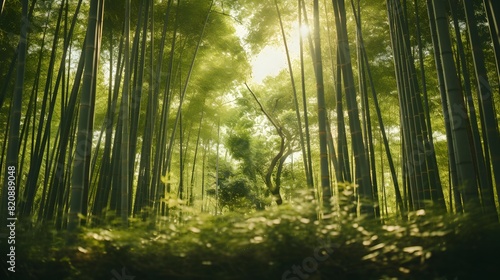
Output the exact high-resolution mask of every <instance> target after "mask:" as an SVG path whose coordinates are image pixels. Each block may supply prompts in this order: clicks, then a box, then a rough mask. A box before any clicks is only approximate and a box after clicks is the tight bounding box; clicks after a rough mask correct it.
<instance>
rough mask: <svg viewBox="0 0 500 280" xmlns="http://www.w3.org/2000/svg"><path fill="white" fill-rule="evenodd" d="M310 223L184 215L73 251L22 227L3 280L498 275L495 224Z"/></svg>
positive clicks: (301, 208) (100, 233)
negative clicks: (11, 270)
mask: <svg viewBox="0 0 500 280" xmlns="http://www.w3.org/2000/svg"><path fill="white" fill-rule="evenodd" d="M315 213H316V211H315V208H314V205H309V204H288V205H283V206H282V207H279V208H278V207H276V208H270V209H267V210H266V211H257V212H254V213H251V214H246V215H243V214H231V213H226V214H223V215H219V216H212V215H208V214H199V213H194V212H193V213H190V212H189V211H188V210H187V209H184V213H183V215H182V217H183V221H182V222H179V221H175V220H167V219H165V220H162V221H160V222H159V223H158V226H157V227H156V228H155V229H151V228H150V223H149V221H146V222H141V221H138V220H137V221H136V220H132V221H131V225H130V227H129V228H128V229H120V228H111V227H107V226H100V227H98V228H83V229H82V230H81V231H80V232H79V233H78V234H77V236H76V239H74V241H73V242H72V243H70V242H68V233H66V232H64V231H61V232H58V231H55V230H53V229H50V228H49V227H48V226H39V227H33V226H30V228H29V229H28V228H27V226H26V225H25V226H24V227H26V228H25V229H22V230H19V233H18V234H19V237H18V240H19V241H18V245H17V248H18V249H17V250H18V255H17V264H16V273H14V274H13V273H6V272H5V271H4V273H5V275H9V276H16V278H18V279H117V280H121V279H129V280H132V279H136V280H139V279H290V280H292V279H293V280H297V279H339V280H340V279H490V278H491V275H495V274H498V273H499V266H500V257H499V256H498V252H500V242H499V241H498V238H499V237H500V227H499V226H498V223H490V224H488V223H484V222H479V221H477V219H471V218H470V217H468V216H460V217H456V216H453V217H452V216H449V215H430V214H425V212H423V211H419V212H416V213H412V215H411V217H410V219H409V221H407V222H401V221H384V222H382V221H370V220H368V219H359V218H354V217H352V216H350V215H348V214H346V213H345V212H339V213H334V214H332V215H330V216H329V217H328V218H324V219H321V220H318V219H316V214H315ZM75 240H76V241H75ZM2 250H3V249H2ZM2 258H4V255H3V254H2ZM2 262H3V263H5V262H4V261H3V260H2ZM0 278H3V277H0Z"/></svg>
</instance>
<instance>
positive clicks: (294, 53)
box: [251, 22, 309, 84]
mask: <svg viewBox="0 0 500 280" xmlns="http://www.w3.org/2000/svg"><path fill="white" fill-rule="evenodd" d="M291 29H292V31H291V32H290V33H289V35H290V36H288V37H287V45H288V50H289V52H290V58H291V60H292V62H293V61H294V60H296V59H298V58H299V55H300V36H301V35H302V37H303V38H304V37H305V36H307V35H308V34H309V27H308V26H307V25H302V26H299V24H298V23H297V22H295V23H293V25H292V28H291ZM280 41H281V42H282V40H280ZM251 65H252V80H253V82H255V83H258V84H261V83H262V81H263V80H264V79H265V78H266V77H268V76H276V75H277V74H278V73H279V72H280V71H281V70H283V69H286V68H287V67H288V65H287V61H286V53H285V48H284V46H283V43H281V44H279V45H268V46H266V47H264V48H263V49H262V51H261V52H260V53H259V54H258V55H256V56H255V57H254V58H253V59H252V62H251Z"/></svg>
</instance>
